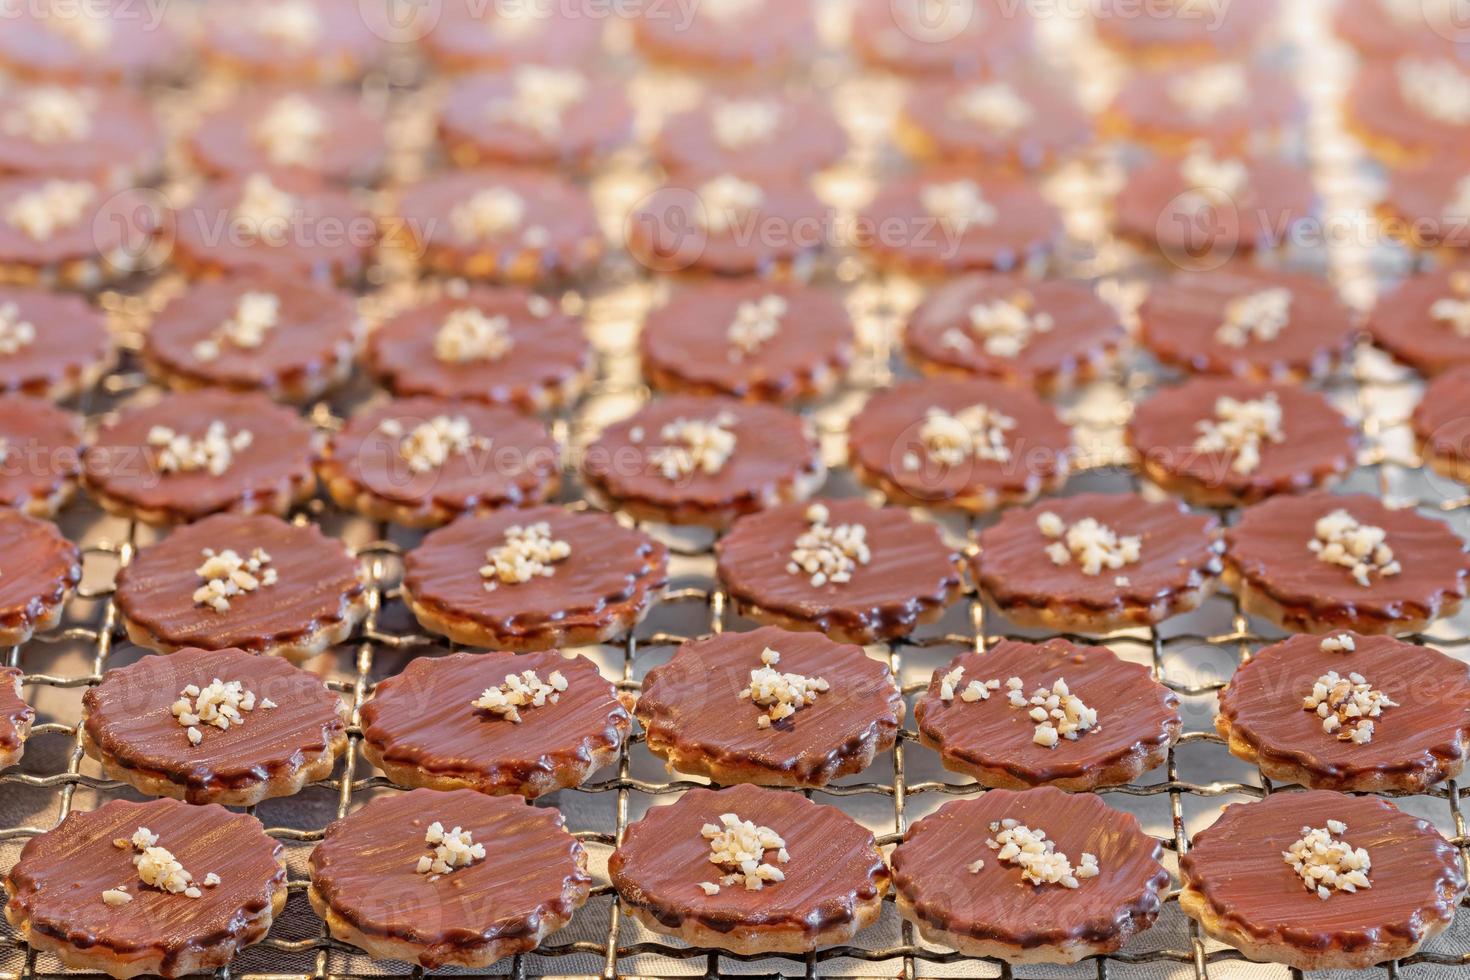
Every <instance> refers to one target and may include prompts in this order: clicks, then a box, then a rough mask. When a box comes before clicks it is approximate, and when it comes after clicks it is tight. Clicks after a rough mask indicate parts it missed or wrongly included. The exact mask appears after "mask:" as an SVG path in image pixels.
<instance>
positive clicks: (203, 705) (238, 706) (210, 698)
mask: <svg viewBox="0 0 1470 980" xmlns="http://www.w3.org/2000/svg"><path fill="white" fill-rule="evenodd" d="M201 591H203V590H201ZM169 710H170V711H172V712H173V716H174V718H175V719H176V720H177V721H178V723H179V724H180V725H182V726H183V727H184V728H185V729H187V730H188V733H189V741H190V742H192V743H193V744H195V745H198V744H199V743H200V742H202V741H203V740H204V734H203V733H202V732H201V731H200V728H201V727H202V726H209V725H212V726H214V727H215V728H218V729H219V730H220V731H222V732H227V731H229V730H230V726H231V725H243V724H245V715H244V714H241V712H247V713H248V712H251V711H254V710H255V692H254V691H247V690H246V689H245V685H244V684H242V683H241V682H240V681H222V680H220V679H219V678H218V677H216V678H215V679H214V680H212V681H210V682H209V683H208V684H206V685H205V686H204V687H202V688H201V687H199V686H198V685H196V684H190V685H189V686H187V687H185V688H184V689H183V690H182V691H180V692H179V699H178V700H177V701H175V702H174V703H173V707H172V708H170V709H169ZM205 884H208V882H207V881H206V882H205Z"/></svg>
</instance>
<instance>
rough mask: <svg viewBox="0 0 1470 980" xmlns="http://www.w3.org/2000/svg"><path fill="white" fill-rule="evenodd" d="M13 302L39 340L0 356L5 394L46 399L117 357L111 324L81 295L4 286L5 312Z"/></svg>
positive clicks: (0, 305)
mask: <svg viewBox="0 0 1470 980" xmlns="http://www.w3.org/2000/svg"><path fill="white" fill-rule="evenodd" d="M0 235H3V232H0ZM11 304H14V306H15V312H16V316H17V318H18V319H19V320H20V321H21V322H23V323H29V324H31V326H33V327H35V328H36V337H35V339H34V340H32V341H31V342H30V343H29V344H26V345H25V346H24V347H22V348H20V350H18V351H16V352H15V353H14V354H0V391H5V392H16V391H18V392H24V393H26V394H28V395H45V394H47V393H48V392H51V391H52V390H53V389H57V388H65V387H68V386H75V385H76V384H77V383H78V382H79V381H81V380H83V379H84V378H85V377H86V376H87V375H88V374H89V373H90V372H91V371H93V370H100V369H101V368H102V366H103V365H104V364H106V363H107V362H108V360H110V358H111V357H112V338H111V337H110V336H109V335H108V333H107V324H106V322H105V321H104V320H103V319H102V315H101V314H100V313H98V312H97V311H96V310H94V309H93V308H92V307H91V306H90V305H88V303H87V301H86V300H84V299H82V298H81V297H79V296H71V295H67V294H64V293H52V292H47V291H44V290H40V289H24V288H0V309H4V308H5V307H7V306H10V305H11Z"/></svg>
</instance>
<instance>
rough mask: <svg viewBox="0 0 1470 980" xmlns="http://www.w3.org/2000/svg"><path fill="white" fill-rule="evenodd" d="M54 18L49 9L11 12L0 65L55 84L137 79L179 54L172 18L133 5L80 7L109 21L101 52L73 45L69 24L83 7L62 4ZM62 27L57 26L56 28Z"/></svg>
mask: <svg viewBox="0 0 1470 980" xmlns="http://www.w3.org/2000/svg"><path fill="white" fill-rule="evenodd" d="M59 9H60V10H61V11H63V13H61V14H57V15H53V14H51V13H50V12H49V11H48V10H47V9H46V6H45V5H44V4H18V5H16V6H14V7H12V8H11V9H9V10H7V12H6V25H5V26H6V30H4V31H3V32H0V61H4V62H5V63H6V64H8V65H10V66H11V67H12V68H14V69H15V70H16V71H17V72H18V73H20V74H22V75H27V76H37V77H42V78H55V79H65V80H72V79H104V78H105V79H112V78H119V77H126V78H130V79H132V78H137V77H139V76H142V75H151V74H153V73H155V72H158V71H160V70H161V69H162V68H163V67H164V64H165V63H166V62H167V61H168V60H170V59H171V58H173V57H174V56H175V55H177V53H178V49H179V38H178V35H177V34H176V33H175V32H174V30H173V28H172V27H171V26H170V23H169V19H168V18H167V17H165V18H163V19H162V20H157V19H155V17H153V16H151V15H148V16H142V14H146V13H147V12H146V11H140V10H139V8H136V7H134V6H132V5H130V4H129V3H128V0H102V2H100V3H88V4H87V5H85V6H83V7H81V8H80V10H81V11H84V12H86V13H87V14H91V13H98V14H101V15H102V16H103V18H104V19H105V20H106V21H107V29H106V30H107V33H106V36H105V37H104V38H103V39H102V43H101V44H100V45H99V46H97V47H92V46H90V45H85V44H82V43H79V42H77V41H76V40H74V39H73V38H72V37H71V36H70V35H69V31H68V28H67V27H66V26H65V24H64V22H65V21H66V20H67V19H68V18H67V16H66V15H67V14H74V13H75V12H76V11H77V10H78V9H79V8H77V7H75V6H71V7H68V6H66V5H65V4H62V5H59ZM58 24H61V25H62V26H60V27H58V26H57V25H58Z"/></svg>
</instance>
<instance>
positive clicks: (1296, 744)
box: [1220, 632, 1470, 884]
mask: <svg viewBox="0 0 1470 980" xmlns="http://www.w3.org/2000/svg"><path fill="white" fill-rule="evenodd" d="M1332 635H1333V636H1341V635H1347V636H1350V637H1352V640H1353V646H1354V649H1353V650H1352V651H1351V652H1328V651H1324V650H1323V649H1322V637H1320V636H1293V637H1291V638H1289V639H1287V640H1283V641H1282V642H1280V643H1276V644H1273V645H1271V646H1269V647H1266V648H1265V649H1264V650H1261V651H1259V652H1258V653H1256V654H1255V656H1253V657H1252V658H1251V659H1250V660H1248V661H1246V662H1245V663H1244V664H1243V665H1241V667H1240V669H1239V670H1237V671H1236V672H1235V676H1234V677H1232V678H1231V679H1230V684H1229V686H1227V687H1226V688H1224V689H1223V690H1222V691H1221V692H1220V713H1221V715H1223V716H1224V717H1225V718H1227V719H1229V722H1230V734H1231V737H1232V738H1238V739H1240V740H1241V741H1243V742H1245V743H1246V744H1247V745H1249V746H1250V747H1251V748H1252V749H1253V750H1255V752H1256V753H1257V754H1259V755H1261V756H1262V757H1264V758H1266V759H1270V760H1272V761H1275V762H1278V763H1285V764H1289V765H1294V766H1299V767H1301V768H1303V769H1306V770H1307V771H1308V772H1310V773H1311V775H1312V777H1313V780H1314V781H1313V783H1312V785H1313V786H1314V787H1316V788H1318V789H1347V788H1349V783H1350V782H1351V781H1352V780H1354V779H1357V778H1361V777H1363V776H1370V775H1384V776H1412V775H1415V774H1422V773H1423V772H1424V771H1425V770H1429V771H1435V770H1438V771H1440V772H1442V771H1443V767H1444V766H1445V765H1446V764H1447V763H1451V762H1457V761H1459V760H1461V759H1462V758H1463V757H1464V754H1465V741H1466V739H1467V737H1470V675H1467V674H1466V668H1465V665H1464V664H1463V663H1461V662H1460V661H1458V660H1454V659H1452V658H1450V657H1447V656H1445V655H1444V654H1442V653H1440V652H1439V651H1438V650H1434V649H1431V648H1430V647H1425V646H1420V645H1418V644H1415V643H1405V642H1403V641H1402V640H1396V639H1393V638H1391V637H1387V636H1363V635H1362V634H1359V633H1352V632H1347V633H1345V634H1344V633H1333V634H1332ZM1328 671H1336V672H1337V673H1338V674H1339V675H1341V676H1343V677H1346V676H1347V675H1348V674H1349V672H1356V673H1359V674H1362V675H1363V676H1364V677H1365V678H1367V680H1368V682H1369V683H1370V684H1372V685H1373V687H1374V688H1375V689H1377V690H1380V691H1382V692H1384V693H1385V694H1387V695H1388V696H1389V697H1390V698H1392V699H1393V700H1394V701H1396V702H1397V703H1398V707H1395V708H1386V709H1384V711H1383V714H1382V716H1381V717H1379V718H1377V719H1375V721H1374V726H1373V738H1372V740H1371V741H1369V742H1367V743H1365V744H1362V745H1357V744H1354V743H1353V742H1347V741H1343V740H1341V739H1339V738H1338V737H1337V736H1336V735H1329V734H1328V733H1326V732H1324V731H1323V730H1322V719H1321V718H1319V717H1318V716H1317V714H1316V712H1314V711H1306V710H1303V708H1302V699H1303V698H1305V697H1306V696H1307V695H1308V694H1310V693H1312V685H1313V684H1315V683H1316V682H1317V678H1318V677H1321V676H1322V675H1324V674H1326V673H1327V672H1328ZM1373 866H1374V868H1377V866H1378V862H1377V860H1376V859H1375V860H1374V862H1373ZM1375 884H1376V883H1375Z"/></svg>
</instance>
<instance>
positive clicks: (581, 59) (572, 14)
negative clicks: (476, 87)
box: [419, 0, 607, 71]
mask: <svg viewBox="0 0 1470 980" xmlns="http://www.w3.org/2000/svg"><path fill="white" fill-rule="evenodd" d="M435 11H436V12H437V14H438V17H437V18H436V19H435V20H434V21H432V22H431V24H430V29H429V30H428V31H427V32H425V34H424V35H423V37H422V39H421V40H420V41H419V46H420V47H421V48H422V49H423V50H424V53H425V54H427V55H428V57H429V59H430V60H431V61H433V62H434V64H435V65H437V66H438V67H439V68H441V69H444V70H446V71H469V70H473V69H481V68H506V67H510V66H513V65H521V64H531V65H557V66H564V65H571V66H580V65H585V64H588V63H589V62H592V61H593V60H595V59H596V58H597V56H598V54H599V52H600V49H601V47H602V34H603V27H604V25H605V24H606V22H607V18H606V17H605V16H601V17H600V16H587V14H588V13H589V11H582V10H577V9H575V8H571V7H567V6H566V5H562V4H555V3H484V2H482V0H444V2H443V3H441V4H437V5H436V6H435Z"/></svg>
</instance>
